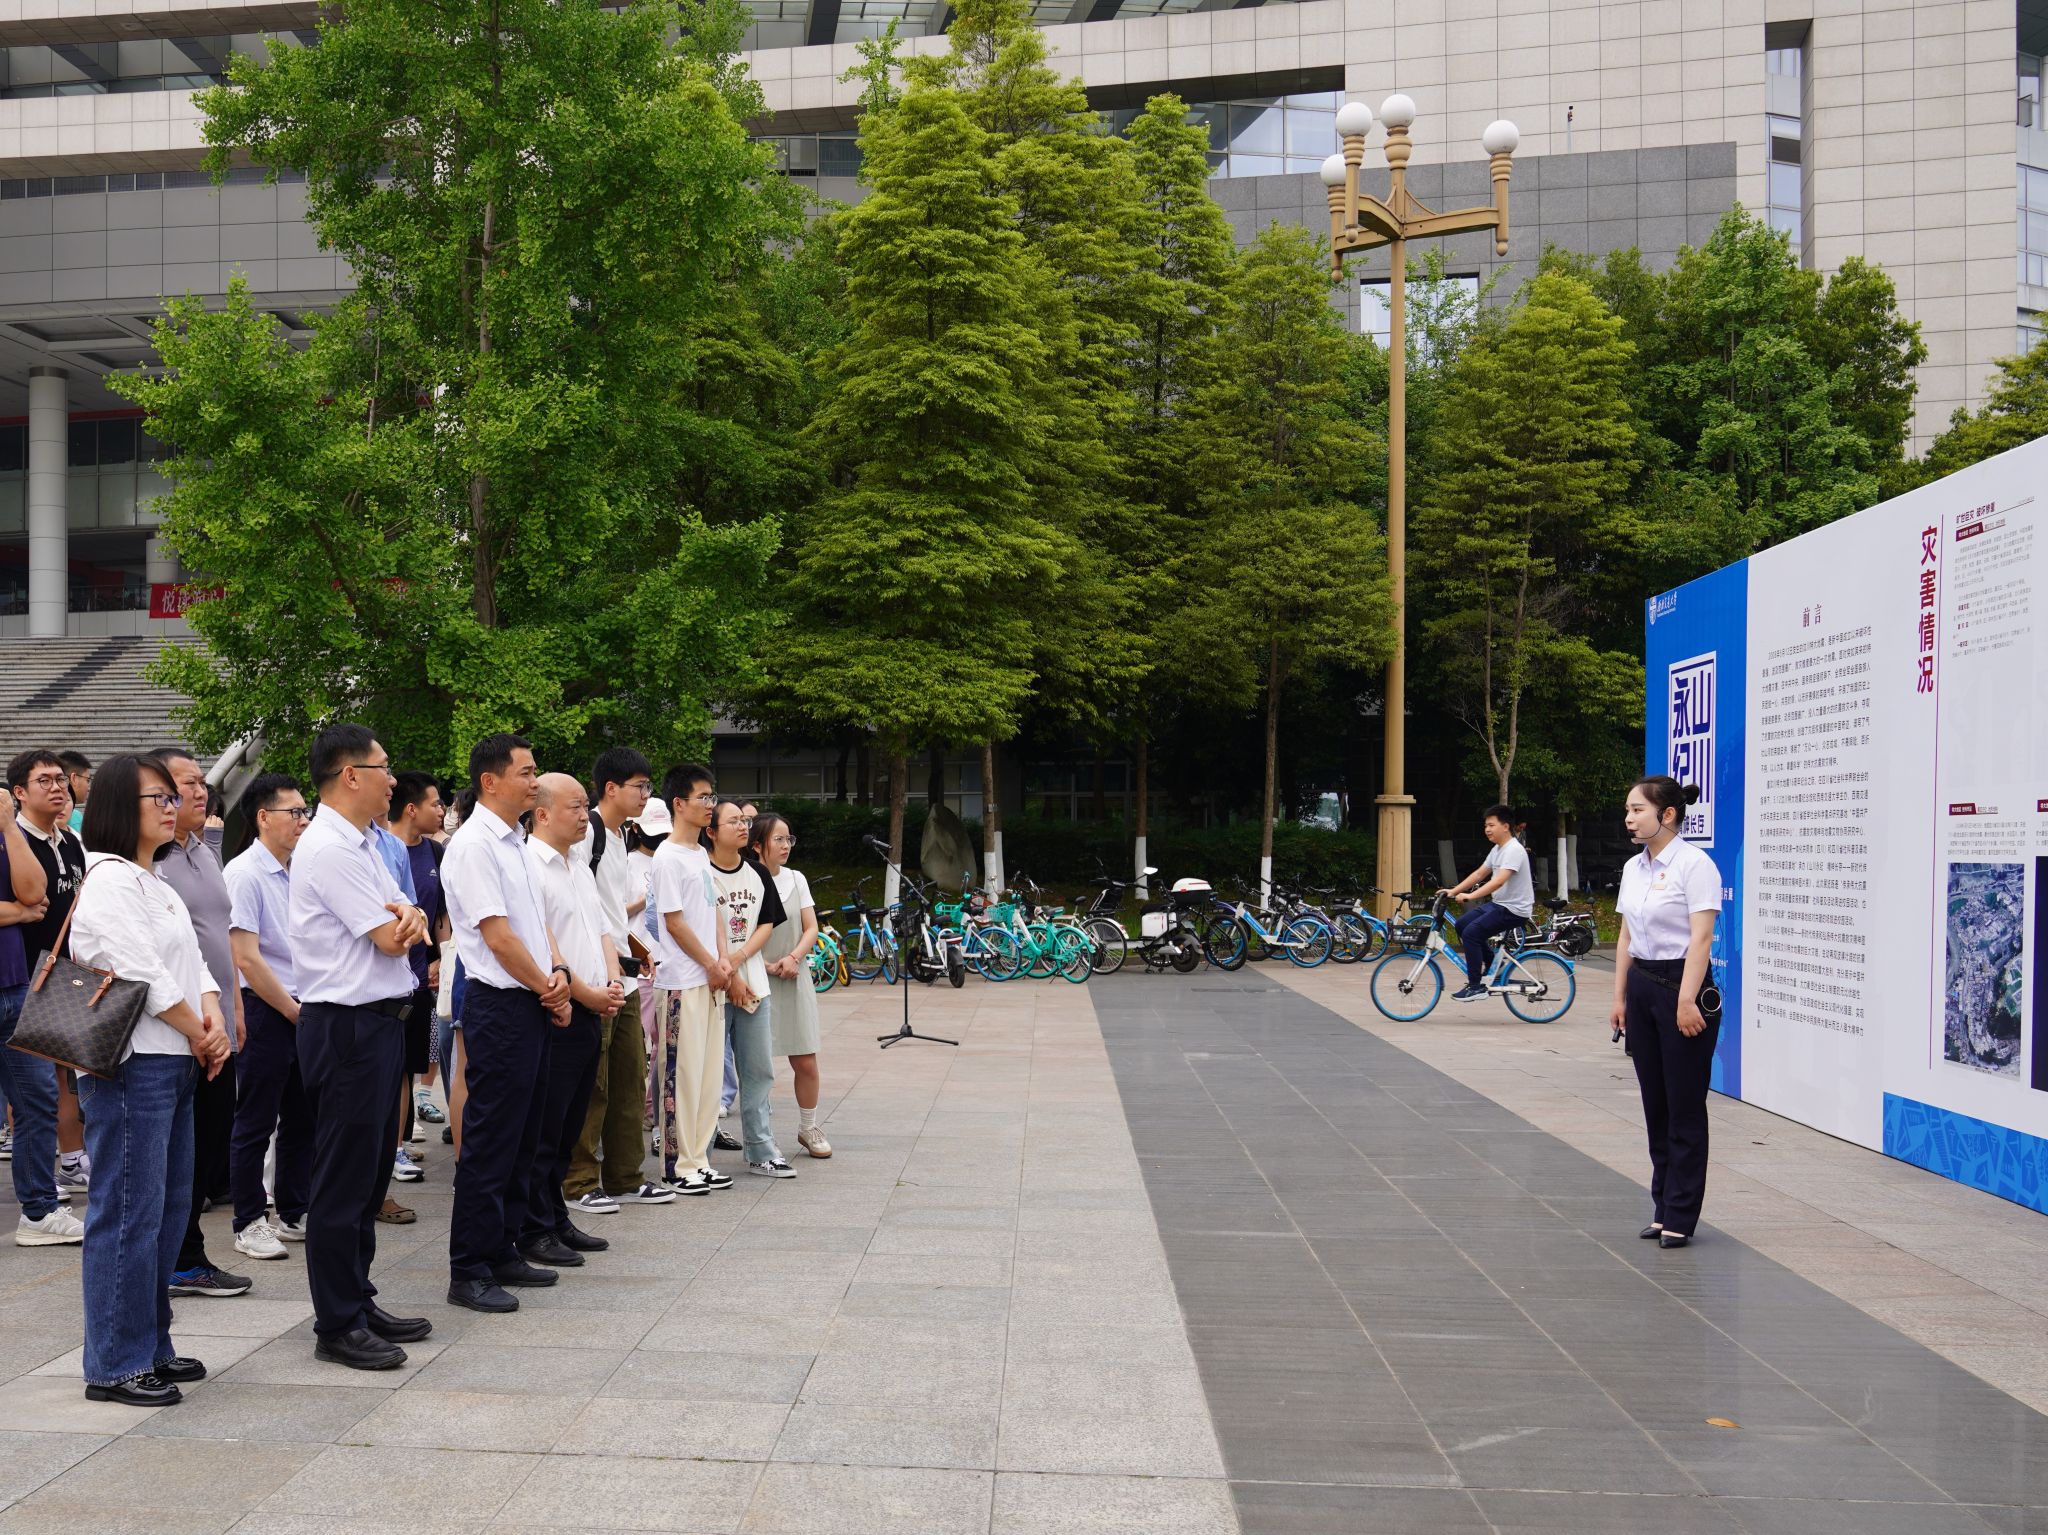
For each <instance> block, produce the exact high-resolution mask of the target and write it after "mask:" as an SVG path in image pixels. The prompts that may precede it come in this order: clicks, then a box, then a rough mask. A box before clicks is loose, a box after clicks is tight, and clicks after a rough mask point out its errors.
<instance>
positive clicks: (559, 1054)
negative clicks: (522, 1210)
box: [519, 1004, 604, 1242]
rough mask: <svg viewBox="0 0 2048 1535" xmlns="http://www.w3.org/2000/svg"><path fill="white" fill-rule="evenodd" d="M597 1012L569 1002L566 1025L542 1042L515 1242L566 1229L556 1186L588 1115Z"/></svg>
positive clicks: (595, 1054)
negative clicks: (542, 1094) (541, 1075)
mask: <svg viewBox="0 0 2048 1535" xmlns="http://www.w3.org/2000/svg"><path fill="white" fill-rule="evenodd" d="M601 1028H602V1025H601V1024H600V1023H599V1022H598V1018H597V1014H595V1013H592V1012H587V1011H585V1010H584V1009H583V1008H580V1007H577V1006H575V1005H574V1004H571V1006H570V1008H569V1026H568V1027H567V1028H563V1029H556V1030H554V1031H553V1033H552V1035H551V1036H550V1038H549V1040H548V1080H547V1089H546V1101H545V1105H544V1107H543V1108H542V1110H541V1122H540V1149H539V1150H538V1151H537V1152H536V1153H535V1154H534V1158H533V1173H532V1176H531V1177H530V1178H529V1179H528V1181H527V1185H526V1224H525V1226H524V1227H523V1228H522V1229H521V1231H520V1233H519V1240H520V1241H522V1242H532V1241H535V1240H536V1239H538V1238H540V1237H543V1236H547V1235H548V1234H550V1233H558V1232H561V1231H565V1230H567V1229H568V1225H569V1206H568V1203H567V1201H566V1200H564V1199H563V1197H562V1184H563V1182H564V1181H565V1180H566V1179H567V1178H568V1176H569V1159H570V1158H571V1157H573V1156H574V1155H575V1154H576V1142H577V1141H578V1140H579V1139H580V1138H581V1137H582V1135H583V1120H584V1117H585V1116H586V1115H588V1114H589V1112H590V1091H591V1088H592V1087H593V1086H595V1085H596V1082H597V1057H598V1049H599V1045H600V1043H601V1041H602V1040H603V1037H604V1036H603V1034H602V1033H601V1032H600V1031H601Z"/></svg>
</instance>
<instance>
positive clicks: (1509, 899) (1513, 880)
mask: <svg viewBox="0 0 2048 1535" xmlns="http://www.w3.org/2000/svg"><path fill="white" fill-rule="evenodd" d="M1486 867H1487V868H1489V869H1492V870H1493V871H1495V872H1496V873H1498V872H1499V871H1500V870H1502V869H1506V870H1507V871H1508V882H1507V883H1506V884H1505V885H1502V886H1501V887H1500V889H1498V890H1496V891H1494V893H1493V904H1494V905H1496V906H1501V907H1505V908H1506V909H1507V910H1509V911H1511V912H1513V913H1514V914H1515V915H1516V916H1518V917H1526V916H1528V915H1529V914H1530V913H1531V912H1533V911H1535V910H1536V882H1535V881H1534V880H1532V879H1530V878H1529V851H1528V849H1527V848H1525V847H1523V846H1522V844H1521V842H1520V841H1519V840H1517V839H1516V838H1514V837H1510V838H1508V840H1507V841H1505V842H1503V843H1501V844H1500V845H1499V846H1498V847H1496V848H1494V849H1493V850H1492V851H1491V852H1489V853H1488V854H1487V855H1486Z"/></svg>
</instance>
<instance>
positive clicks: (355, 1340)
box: [313, 1327, 405, 1370]
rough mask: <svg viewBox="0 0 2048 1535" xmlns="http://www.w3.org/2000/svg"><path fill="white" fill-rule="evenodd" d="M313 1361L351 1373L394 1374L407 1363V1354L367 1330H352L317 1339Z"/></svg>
mask: <svg viewBox="0 0 2048 1535" xmlns="http://www.w3.org/2000/svg"><path fill="white" fill-rule="evenodd" d="M313 1357H314V1358H315V1359H324V1360H326V1361H327V1362H328V1363H329V1364H345V1365H347V1366H348V1367H349V1368H350V1369H351V1370H395V1369H397V1368H398V1367H399V1366H400V1365H402V1364H404V1363H405V1350H404V1349H402V1348H400V1347H399V1346H398V1345H397V1344H396V1343H386V1342H385V1341H384V1340H383V1339H382V1338H380V1337H378V1336H377V1335H376V1334H375V1333H373V1332H371V1331H370V1329H369V1328H367V1327H357V1328H352V1329H351V1330H349V1331H348V1332H344V1333H336V1334H335V1335H334V1336H333V1337H331V1338H316V1339H315V1340H314V1343H313Z"/></svg>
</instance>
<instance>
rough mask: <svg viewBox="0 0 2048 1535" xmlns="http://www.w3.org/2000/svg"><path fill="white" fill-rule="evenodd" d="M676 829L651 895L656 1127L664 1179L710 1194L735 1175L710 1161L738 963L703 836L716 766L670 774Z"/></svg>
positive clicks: (689, 766)
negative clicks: (728, 942)
mask: <svg viewBox="0 0 2048 1535" xmlns="http://www.w3.org/2000/svg"><path fill="white" fill-rule="evenodd" d="M661 793H662V798H663V799H665V800H667V801H668V805H669V813H670V815H671V816H672V817H673V819H674V823H675V831H674V833H673V835H671V836H670V837H669V838H668V840H667V841H665V842H663V843H662V845H661V846H660V848H658V849H657V850H656V851H655V854H654V862H653V864H652V865H651V866H650V868H649V870H648V899H649V900H650V901H651V902H652V903H653V906H654V911H655V938H654V953H655V970H654V987H655V990H654V1006H655V1012H656V1015H657V1020H658V1021H657V1024H656V1032H655V1042H656V1059H657V1061H658V1062H659V1073H660V1084H659V1087H658V1090H657V1096H656V1103H657V1105H658V1109H659V1115H660V1120H659V1123H658V1125H657V1127H656V1134H657V1135H658V1136H659V1138H660V1139H659V1145H660V1148H661V1159H662V1181H663V1182H664V1183H666V1184H668V1186H669V1187H670V1188H672V1189H674V1190H675V1191H676V1192H677V1193H679V1194H688V1195H698V1196H701V1195H707V1194H710V1193H711V1192H713V1191H714V1190H716V1189H721V1188H730V1187H731V1186H732V1179H731V1178H729V1177H727V1176H726V1175H725V1174H724V1173H720V1172H716V1171H714V1170H713V1169H712V1167H711V1135H712V1132H713V1130H714V1129H716V1127H717V1125H718V1082H719V1074H720V1073H719V1064H720V1061H721V1060H722V1058H723V1056H724V1053H725V1051H724V1045H725V1013H724V1009H723V1007H722V1006H721V994H722V993H723V992H724V991H725V989H726V987H727V986H728V985H730V984H731V982H732V974H733V969H732V963H731V961H730V960H728V959H727V958H726V957H725V939H724V937H723V936H722V935H721V934H720V932H719V930H718V903H717V895H716V892H714V891H713V889H712V886H711V857H710V854H708V853H707V852H706V851H705V850H704V845H703V843H702V842H700V841H699V840H698V839H699V837H700V836H701V835H702V833H703V831H704V829H705V828H706V827H708V826H709V825H710V824H711V818H712V814H713V812H714V811H715V810H716V808H717V805H718V794H717V790H716V787H715V784H714V781H713V779H712V777H711V773H710V771H709V770H708V769H706V768H702V767H699V766H698V765H697V764H695V763H684V764H683V765H682V766H680V767H673V768H670V769H669V770H668V772H667V773H666V774H665V775H663V777H662V781H661Z"/></svg>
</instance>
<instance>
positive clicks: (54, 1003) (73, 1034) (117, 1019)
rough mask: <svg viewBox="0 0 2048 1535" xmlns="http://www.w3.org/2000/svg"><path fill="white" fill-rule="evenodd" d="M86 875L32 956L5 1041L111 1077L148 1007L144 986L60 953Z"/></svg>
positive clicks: (82, 893) (61, 1063)
mask: <svg viewBox="0 0 2048 1535" xmlns="http://www.w3.org/2000/svg"><path fill="white" fill-rule="evenodd" d="M92 876H93V870H91V869H88V870H86V872H85V878H84V879H81V880H80V881H79V882H78V894H77V895H75V896H74V897H72V901H71V910H69V911H68V912H66V913H65V914H64V925H63V926H62V927H60V928H58V929H57V940H56V942H55V943H54V944H53V945H52V946H51V947H50V948H48V949H45V950H44V951H43V952H42V954H41V955H40V956H38V957H37V959H36V968H35V977H34V979H33V980H31V981H30V982H29V988H28V995H27V996H26V997H25V998H23V999H22V1004H21V1017H20V1018H19V1019H18V1020H17V1021H16V1023H15V1025H14V1038H13V1039H11V1040H9V1041H8V1043H9V1044H10V1045H12V1046H13V1047H14V1048H15V1049H16V1050H21V1051H25V1052H26V1053H27V1054H29V1055H37V1056H41V1057H42V1058H43V1059H44V1060H46V1061H55V1062H56V1063H57V1064H58V1065H59V1066H69V1067H70V1068H71V1069H72V1070H73V1071H82V1072H84V1073H85V1074H86V1075H87V1076H93V1077H112V1076H113V1075H114V1074H115V1072H117V1071H118V1070H120V1067H121V1060H122V1057H123V1056H125V1055H126V1054H127V1053H128V1041H129V1040H130V1039H132V1038H133V1037H134V1035H135V1026H136V1025H137V1024H138V1023H140V1022H141V1021H142V1015H143V1013H144V1012H145V1011H146V1010H147V1008H148V1004H149V986H148V984H147V983H145V982H142V981H124V980H122V979H121V978H120V977H119V976H118V975H116V974H114V972H113V971H111V970H95V969H94V968H93V967H92V966H91V965H81V964H79V963H78V962H77V961H76V960H73V959H69V958H66V957H65V955H64V954H63V952H62V950H63V948H64V940H65V939H66V938H67V937H68V936H70V933H71V919H72V918H73V917H75V916H77V915H78V903H79V902H80V901H81V900H83V899H84V898H85V885H86V881H87V880H90V879H91V878H92Z"/></svg>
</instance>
